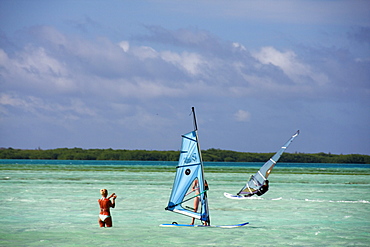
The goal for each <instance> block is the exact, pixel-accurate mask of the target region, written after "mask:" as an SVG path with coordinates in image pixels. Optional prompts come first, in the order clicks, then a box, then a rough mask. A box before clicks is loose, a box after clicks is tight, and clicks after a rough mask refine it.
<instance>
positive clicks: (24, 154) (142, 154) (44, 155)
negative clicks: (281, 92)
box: [0, 148, 370, 164]
mask: <svg viewBox="0 0 370 247" xmlns="http://www.w3.org/2000/svg"><path fill="white" fill-rule="evenodd" d="M272 155H274V153H248V152H236V151H230V150H221V149H214V148H211V149H207V150H202V156H203V160H204V161H205V162H208V161H213V162H266V161H267V160H268V159H270V158H271V157H272ZM178 157H179V151H155V150H126V149H82V148H57V149H47V150H42V149H35V150H29V149H26V150H25V149H13V148H1V149H0V159H46V160H140V161H177V160H178ZM279 162H285V163H338V164H370V155H363V154H331V153H313V154H308V153H284V154H283V155H282V156H281V158H280V160H279Z"/></svg>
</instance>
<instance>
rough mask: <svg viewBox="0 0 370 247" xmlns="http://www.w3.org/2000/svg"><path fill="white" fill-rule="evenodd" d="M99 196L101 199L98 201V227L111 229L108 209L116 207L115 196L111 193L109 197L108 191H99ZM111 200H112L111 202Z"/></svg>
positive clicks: (110, 217)
mask: <svg viewBox="0 0 370 247" xmlns="http://www.w3.org/2000/svg"><path fill="white" fill-rule="evenodd" d="M100 194H101V195H102V198H101V199H99V200H98V202H99V206H100V214H99V220H98V222H99V225H100V227H112V216H111V215H110V208H114V207H115V206H116V198H117V196H116V194H115V193H113V194H112V195H110V196H109V197H107V195H108V190H106V189H101V190H100ZM111 198H112V200H111Z"/></svg>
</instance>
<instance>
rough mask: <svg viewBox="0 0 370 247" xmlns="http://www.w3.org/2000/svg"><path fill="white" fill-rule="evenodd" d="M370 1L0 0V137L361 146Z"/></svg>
mask: <svg viewBox="0 0 370 247" xmlns="http://www.w3.org/2000/svg"><path fill="white" fill-rule="evenodd" d="M369 13H370V2H369V1H359V0H348V1H343V0H337V1H333V0H320V1H317V0H306V1H301V0H266V1H255V0H243V1H242V0H229V1H219V0H213V1H199V0H197V1H195V0H188V1H176V0H174V1H165V0H153V1H150V0H148V1H142V0H136V1H126V0H120V1H116V0H105V1H101V0H99V1H97V0H89V1H86V0H53V1H49V0H33V1H28V0H0V147H4V148H8V147H12V148H22V149H36V148H41V149H54V148H74V147H78V148H84V149H90V148H101V149H103V148H112V149H129V150H133V149H146V150H179V149H180V145H181V135H182V134H185V133H187V132H189V131H192V130H193V123H192V121H193V119H192V116H191V107H195V111H196V116H197V120H198V130H199V131H198V134H199V138H200V145H201V148H202V149H209V148H216V149H224V150H234V151H241V152H259V153H263V152H275V151H277V150H278V149H279V148H280V147H281V146H282V145H283V144H284V143H285V142H286V141H287V140H288V139H289V138H290V136H292V135H293V134H294V133H295V132H296V131H297V130H300V135H299V136H298V137H297V138H296V139H295V140H294V142H293V143H292V144H291V145H290V147H289V148H288V150H287V152H290V153H294V152H301V153H318V152H325V153H332V154H367V155H370V14H369Z"/></svg>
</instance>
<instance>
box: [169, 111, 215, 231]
mask: <svg viewBox="0 0 370 247" xmlns="http://www.w3.org/2000/svg"><path fill="white" fill-rule="evenodd" d="M192 112H193V116H194V130H193V131H191V132H189V133H187V134H184V135H182V145H181V152H180V158H179V163H178V166H177V167H176V175H175V180H174V183H173V187H172V193H171V197H170V200H169V202H168V205H167V207H166V210H169V211H173V212H175V213H179V214H183V215H186V216H189V217H192V218H195V219H198V220H201V221H203V222H206V223H208V225H209V224H210V217H209V210H208V200H207V190H208V186H207V183H206V181H205V179H204V171H203V161H202V155H201V151H200V146H199V140H198V133H197V125H196V118H195V112H194V107H193V108H192ZM195 183H196V184H197V186H196V189H193V188H194V184H195ZM192 192H193V193H192ZM195 199H196V200H198V199H199V204H200V207H199V208H198V210H195V209H194V208H191V207H188V206H186V203H189V202H193V201H194V200H195Z"/></svg>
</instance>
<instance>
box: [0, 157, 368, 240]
mask: <svg viewBox="0 0 370 247" xmlns="http://www.w3.org/2000/svg"><path fill="white" fill-rule="evenodd" d="M176 164H177V163H176V162H124V161H122V162H109V161H106V162H90V161H89V162H87V161H35V160H34V161H29V160H28V161H24V160H22V161H20V160H1V161H0V173H1V175H0V185H1V188H2V192H3V193H1V194H0V200H1V204H0V210H1V212H2V213H1V225H0V246H98V245H99V246H191V245H199V246H369V244H370V214H369V213H370V179H369V178H370V166H369V165H333V164H303V165H302V164H279V163H278V164H277V165H276V167H275V168H274V170H273V172H272V174H271V175H270V177H269V178H270V190H269V192H268V193H266V194H265V195H264V196H262V197H252V198H249V199H246V200H230V199H227V198H225V197H224V196H223V193H224V192H229V193H236V192H237V191H239V190H240V189H241V187H242V186H243V185H244V183H245V181H246V180H247V179H248V178H249V176H250V175H251V174H254V173H255V172H256V171H257V170H258V168H259V166H260V165H262V164H260V163H255V164H250V163H222V164H219V163H206V165H205V177H206V179H207V181H208V183H209V186H210V191H209V193H208V198H209V208H210V216H211V223H212V224H213V225H224V224H236V223H242V222H246V221H249V222H250V224H249V225H247V226H245V227H241V228H235V229H219V228H163V227H159V224H162V223H171V222H173V221H176V222H178V223H190V222H191V218H188V217H185V216H182V215H179V214H175V213H172V212H168V211H165V210H164V208H165V207H166V205H167V202H168V199H169V196H170V193H171V187H172V183H173V179H174V175H175V167H176ZM101 188H107V189H108V190H109V192H110V193H112V192H115V193H116V194H117V195H118V198H117V205H116V208H115V209H112V216H113V225H114V226H113V228H99V227H98V223H97V215H98V213H99V206H98V203H97V199H99V197H100V195H99V189H101Z"/></svg>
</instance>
